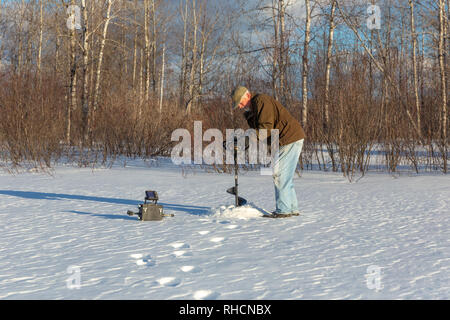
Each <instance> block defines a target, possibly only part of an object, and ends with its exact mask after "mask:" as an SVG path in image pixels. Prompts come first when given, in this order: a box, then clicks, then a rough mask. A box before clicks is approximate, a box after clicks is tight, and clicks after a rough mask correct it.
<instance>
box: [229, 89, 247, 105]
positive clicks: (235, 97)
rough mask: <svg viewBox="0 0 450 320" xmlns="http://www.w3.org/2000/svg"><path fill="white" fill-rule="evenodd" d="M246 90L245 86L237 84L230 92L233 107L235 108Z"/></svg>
mask: <svg viewBox="0 0 450 320" xmlns="http://www.w3.org/2000/svg"><path fill="white" fill-rule="evenodd" d="M247 91H248V89H247V88H246V87H243V86H238V87H236V88H235V89H234V90H233V92H232V93H231V99H232V100H233V109H236V108H237V107H238V106H239V103H240V102H241V99H242V97H243V96H244V94H245V93H246V92H247Z"/></svg>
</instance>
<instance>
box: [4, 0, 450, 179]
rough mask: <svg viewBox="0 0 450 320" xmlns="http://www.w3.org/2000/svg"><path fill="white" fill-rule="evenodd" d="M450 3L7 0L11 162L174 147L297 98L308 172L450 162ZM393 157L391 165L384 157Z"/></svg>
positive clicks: (97, 157) (86, 158) (48, 162)
mask: <svg viewBox="0 0 450 320" xmlns="http://www.w3.org/2000/svg"><path fill="white" fill-rule="evenodd" d="M449 17H450V8H449V0H428V1H427V0H420V1H419V0H380V1H369V0H253V1H244V0H234V1H218V0H217V1H216V0H170V1H169V0H166V1H164V0H15V1H11V0H0V162H2V166H6V167H14V166H21V165H22V164H23V163H32V164H35V165H36V166H43V167H45V166H52V163H54V161H58V159H61V158H69V159H73V160H76V161H79V162H80V163H84V164H85V163H91V162H105V161H108V159H111V158H115V157H117V156H122V155H123V156H130V157H145V158H148V157H153V156H158V155H162V156H167V155H170V150H171V148H172V147H173V144H174V142H172V141H171V134H172V132H173V131H174V130H175V129H177V128H187V129H189V130H193V121H196V120H200V121H202V127H203V130H207V129H208V128H219V129H221V130H223V131H224V132H225V129H227V128H239V127H242V128H246V124H245V121H244V118H243V116H242V115H241V113H240V111H234V112H233V111H232V110H231V101H230V98H229V95H230V92H231V90H232V88H233V87H235V86H236V85H245V86H247V87H248V88H250V90H251V91H252V92H264V93H268V94H271V95H273V96H274V97H275V98H276V99H278V100H279V101H281V102H282V103H283V104H284V105H285V106H286V107H287V108H288V109H289V110H290V111H291V112H292V114H293V115H294V116H295V117H296V118H297V119H298V120H299V121H300V122H301V123H302V125H303V126H304V128H305V132H306V135H307V139H306V141H305V145H304V150H303V152H302V155H301V166H302V168H303V169H309V168H319V169H321V170H333V171H342V172H343V173H344V175H347V176H353V175H354V174H355V173H357V172H361V173H364V172H367V170H369V169H370V164H371V158H373V156H374V154H375V153H376V154H377V159H378V160H377V161H381V162H378V164H379V165H382V166H383V167H384V168H386V170H388V171H389V172H396V171H398V170H399V168H401V167H403V166H408V167H410V168H412V169H413V170H415V171H416V172H420V171H441V172H444V173H447V171H448V167H447V166H448V156H449V150H448V148H449V137H448V131H449V115H448V99H449V89H448V88H449V83H448V78H449V61H448V60H449V59H448V54H449V52H450V48H449V43H450V39H449V34H450V23H449ZM379 159H381V160H379Z"/></svg>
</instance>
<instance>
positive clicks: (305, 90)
mask: <svg viewBox="0 0 450 320" xmlns="http://www.w3.org/2000/svg"><path fill="white" fill-rule="evenodd" d="M305 9H306V20H305V40H304V44H303V57H302V60H303V70H302V124H303V126H306V125H307V123H308V74H309V69H308V51H309V42H310V40H311V9H310V2H309V0H305Z"/></svg>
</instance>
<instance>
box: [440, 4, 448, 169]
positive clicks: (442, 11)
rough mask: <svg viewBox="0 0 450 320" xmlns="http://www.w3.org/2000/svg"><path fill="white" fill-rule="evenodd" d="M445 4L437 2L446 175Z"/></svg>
mask: <svg viewBox="0 0 450 320" xmlns="http://www.w3.org/2000/svg"><path fill="white" fill-rule="evenodd" d="M444 15H445V3H444V0H439V46H438V51H439V52H438V53H439V55H438V56H439V71H440V77H441V79H440V80H441V95H442V101H441V103H442V105H441V139H442V143H443V145H444V150H443V151H444V152H443V160H444V161H443V162H444V169H443V171H444V173H447V82H446V74H445V67H446V66H445V37H446V32H445V31H446V24H447V22H446V21H445V17H444Z"/></svg>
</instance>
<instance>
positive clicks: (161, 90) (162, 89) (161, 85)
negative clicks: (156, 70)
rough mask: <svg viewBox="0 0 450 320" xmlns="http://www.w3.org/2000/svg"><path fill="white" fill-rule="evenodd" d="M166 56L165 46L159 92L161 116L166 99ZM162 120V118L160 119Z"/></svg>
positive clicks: (164, 48)
mask: <svg viewBox="0 0 450 320" xmlns="http://www.w3.org/2000/svg"><path fill="white" fill-rule="evenodd" d="M165 55H166V46H165V45H164V46H163V51H162V66H161V83H160V85H159V86H160V88H159V89H160V91H159V114H160V115H161V114H162V106H163V97H164V71H165V70H164V69H165ZM160 119H161V118H160Z"/></svg>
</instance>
